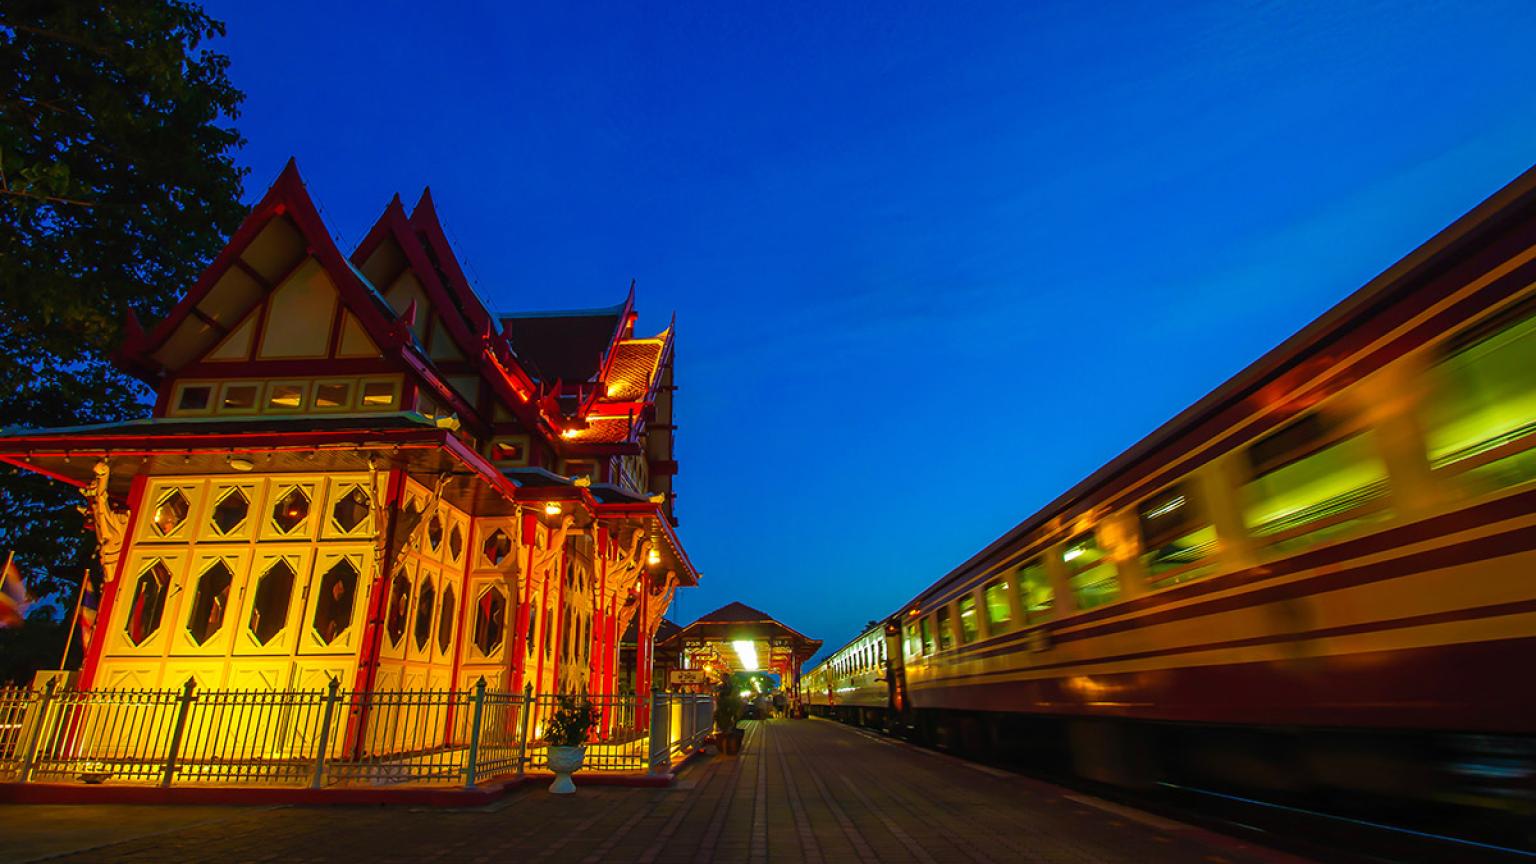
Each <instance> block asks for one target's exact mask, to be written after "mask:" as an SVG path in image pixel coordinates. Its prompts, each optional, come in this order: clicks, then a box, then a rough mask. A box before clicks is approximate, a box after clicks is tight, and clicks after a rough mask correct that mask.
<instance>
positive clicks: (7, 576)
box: [0, 552, 31, 627]
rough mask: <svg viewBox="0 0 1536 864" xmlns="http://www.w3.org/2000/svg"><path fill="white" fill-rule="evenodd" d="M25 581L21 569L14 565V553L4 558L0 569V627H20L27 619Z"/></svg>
mask: <svg viewBox="0 0 1536 864" xmlns="http://www.w3.org/2000/svg"><path fill="white" fill-rule="evenodd" d="M30 605H31V599H30V598H29V597H27V583H26V582H23V581H22V579H21V569H20V568H18V567H17V566H16V553H14V552H12V553H11V554H10V555H7V556H6V558H5V569H3V570H0V627H20V626H21V625H22V623H23V622H25V621H26V620H27V607H28V606H30Z"/></svg>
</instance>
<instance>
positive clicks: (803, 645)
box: [664, 602, 821, 660]
mask: <svg viewBox="0 0 1536 864" xmlns="http://www.w3.org/2000/svg"><path fill="white" fill-rule="evenodd" d="M747 636H750V637H751V638H754V639H774V638H780V639H789V640H790V641H791V642H792V644H793V646H794V648H793V650H794V653H795V655H796V656H797V657H800V658H801V659H802V660H806V659H809V658H810V657H811V656H812V655H813V654H815V653H816V652H817V651H819V650H821V640H820V639H811V638H810V637H808V636H806V635H805V634H803V633H801V632H800V631H798V630H796V629H794V628H793V627H790V626H789V625H787V624H785V623H784V622H782V621H779V620H778V619H777V618H774V617H773V616H772V615H769V614H768V613H767V612H764V611H762V610H760V609H754V608H752V607H751V606H748V605H747V604H745V603H739V602H737V603H727V604H726V605H724V606H721V607H720V608H719V609H716V610H715V611H713V612H710V613H709V614H707V615H701V616H699V618H698V620H696V621H694V622H693V623H692V624H689V625H688V626H687V627H684V628H683V629H682V630H680V631H678V632H677V633H675V634H673V635H672V636H670V637H668V638H667V639H666V640H664V641H665V642H667V643H668V645H669V647H671V648H678V647H681V645H682V643H683V640H685V639H700V640H704V641H727V640H734V639H740V638H745V637H747ZM673 643H676V644H673Z"/></svg>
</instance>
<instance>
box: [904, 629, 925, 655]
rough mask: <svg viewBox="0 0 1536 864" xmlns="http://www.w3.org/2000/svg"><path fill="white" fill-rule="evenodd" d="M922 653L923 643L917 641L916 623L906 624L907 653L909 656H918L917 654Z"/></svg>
mask: <svg viewBox="0 0 1536 864" xmlns="http://www.w3.org/2000/svg"><path fill="white" fill-rule="evenodd" d="M922 653H923V643H922V642H920V641H918V638H917V625H916V624H908V625H907V655H908V656H910V657H919V656H921V655H922Z"/></svg>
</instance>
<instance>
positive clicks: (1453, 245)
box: [861, 167, 1536, 635]
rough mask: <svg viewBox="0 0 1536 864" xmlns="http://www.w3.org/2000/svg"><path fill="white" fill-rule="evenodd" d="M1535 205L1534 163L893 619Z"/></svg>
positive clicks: (952, 572) (921, 594)
mask: <svg viewBox="0 0 1536 864" xmlns="http://www.w3.org/2000/svg"><path fill="white" fill-rule="evenodd" d="M1533 209H1536V167H1532V168H1528V169H1526V171H1524V172H1523V173H1521V174H1520V176H1518V177H1516V178H1515V179H1514V180H1512V181H1510V182H1509V183H1508V184H1506V185H1505V186H1504V187H1503V188H1501V189H1499V190H1498V191H1497V192H1494V193H1493V194H1492V195H1490V196H1488V197H1487V198H1486V199H1484V200H1483V201H1482V202H1481V203H1480V204H1478V205H1477V206H1476V207H1473V208H1472V209H1471V210H1469V211H1467V213H1465V214H1463V215H1462V216H1461V217H1460V218H1458V219H1457V220H1456V221H1454V222H1452V223H1451V224H1450V225H1448V226H1446V227H1445V228H1444V229H1442V230H1441V231H1440V232H1439V233H1437V234H1435V235H1434V236H1433V237H1431V238H1430V239H1429V240H1427V241H1425V242H1424V243H1423V244H1421V245H1420V246H1419V247H1418V248H1416V249H1414V250H1413V251H1412V252H1410V253H1408V254H1407V255H1406V256H1404V257H1403V258H1402V259H1401V260H1399V261H1398V262H1397V263H1395V264H1393V265H1392V266H1390V267H1388V268H1387V269H1386V270H1384V271H1382V272H1381V273H1380V274H1379V275H1377V276H1376V277H1375V278H1374V279H1372V280H1371V281H1369V282H1367V283H1366V284H1365V285H1363V286H1361V287H1360V288H1359V289H1357V290H1356V291H1354V292H1352V293H1351V294H1350V295H1349V296H1348V297H1345V298H1344V299H1343V300H1341V301H1339V302H1338V303H1336V304H1334V305H1333V306H1332V307H1331V308H1329V309H1328V310H1327V311H1326V312H1324V313H1323V314H1322V315H1320V316H1318V317H1317V318H1316V319H1314V320H1313V321H1312V322H1311V323H1310V324H1308V325H1307V326H1305V327H1303V328H1301V329H1300V330H1298V331H1297V332H1296V333H1295V334H1293V335H1292V336H1291V337H1290V338H1288V339H1286V340H1285V341H1283V342H1281V343H1280V344H1279V345H1277V346H1275V347H1274V348H1272V349H1270V350H1269V351H1268V352H1266V353H1265V354H1264V355H1262V356H1261V357H1259V359H1257V360H1255V361H1254V362H1253V363H1250V364H1249V365H1248V366H1246V367H1244V368H1243V369H1242V370H1241V371H1239V372H1238V373H1237V374H1235V375H1233V376H1232V377H1231V378H1228V379H1227V380H1226V381H1225V382H1224V383H1222V384H1221V385H1220V386H1218V387H1217V388H1216V389H1215V390H1212V391H1211V392H1210V393H1208V394H1206V395H1205V396H1204V397H1203V398H1201V399H1200V400H1199V401H1197V402H1195V403H1194V404H1193V405H1191V406H1189V407H1188V408H1185V409H1184V410H1183V411H1181V412H1179V413H1178V414H1177V415H1175V416H1174V417H1173V418H1172V419H1170V420H1168V421H1167V422H1165V423H1163V424H1162V425H1161V426H1159V427H1157V428H1156V429H1155V430H1153V431H1152V432H1151V433H1150V434H1148V435H1147V436H1146V437H1144V438H1142V439H1141V440H1140V441H1138V442H1136V443H1135V444H1133V445H1131V446H1130V447H1129V448H1127V449H1126V450H1125V451H1124V452H1122V453H1121V454H1120V455H1118V456H1116V457H1115V458H1114V459H1111V460H1110V461H1109V462H1107V463H1105V464H1104V466H1103V467H1101V468H1099V469H1098V470H1096V471H1094V472H1093V473H1092V474H1089V475H1088V476H1087V477H1085V478H1084V479H1083V480H1081V481H1079V482H1078V483H1077V484H1076V485H1075V486H1073V487H1072V488H1070V489H1068V490H1067V491H1066V492H1064V493H1062V494H1061V495H1059V496H1057V497H1056V498H1055V499H1054V500H1052V501H1051V502H1050V503H1049V504H1047V505H1045V506H1044V507H1042V508H1040V509H1039V510H1037V511H1035V512H1034V513H1033V514H1031V515H1030V516H1029V517H1027V518H1026V519H1024V520H1023V521H1022V522H1020V523H1019V524H1018V525H1015V526H1014V527H1013V528H1012V529H1010V530H1009V531H1007V532H1006V533H1004V534H1003V535H1002V536H1001V537H999V538H997V539H996V540H994V541H992V542H991V543H989V544H988V545H987V546H986V547H985V548H983V549H982V550H981V551H979V552H977V553H976V554H975V555H972V556H971V557H970V558H968V559H966V560H965V562H964V563H962V564H960V565H959V566H958V567H955V568H954V569H953V570H950V571H949V572H948V573H946V574H945V575H944V576H943V577H941V578H940V579H939V580H938V581H936V582H934V583H933V584H931V585H929V586H928V587H927V588H925V589H924V590H923V591H921V592H919V593H918V594H917V595H916V596H915V597H913V598H912V599H911V600H909V601H907V602H906V603H904V604H902V606H901V607H900V608H899V609H898V610H897V611H896V612H894V613H892V615H891V616H890V617H891V618H893V619H895V618H898V617H899V616H900V615H901V613H902V611H904V610H907V609H911V608H915V607H916V606H918V605H920V604H922V603H923V602H925V601H926V600H927V599H929V598H930V597H932V596H933V595H934V594H936V593H938V592H942V591H944V590H945V589H947V588H949V587H950V586H952V585H953V584H954V583H955V582H957V581H960V580H962V579H964V578H965V577H967V576H968V575H970V574H972V573H974V572H975V571H976V570H977V569H978V568H982V567H985V566H986V565H988V564H991V563H994V562H995V561H996V560H997V559H998V558H999V557H1001V556H1003V555H1004V554H1005V553H1006V552H1007V551H1009V550H1010V549H1011V548H1012V547H1013V544H1014V543H1015V542H1017V541H1018V540H1019V539H1021V538H1023V537H1025V536H1027V535H1028V534H1030V533H1031V532H1033V531H1034V530H1035V529H1037V528H1039V527H1041V526H1042V525H1044V524H1045V523H1047V522H1049V521H1050V520H1051V519H1052V518H1053V517H1055V516H1056V515H1058V514H1060V513H1061V512H1062V511H1064V510H1067V509H1069V508H1071V507H1072V506H1074V505H1076V504H1080V503H1081V502H1083V501H1084V500H1085V499H1088V498H1090V497H1091V496H1092V495H1093V494H1094V493H1095V492H1098V491H1099V490H1100V489H1102V488H1103V487H1104V486H1105V485H1106V484H1108V483H1109V481H1111V480H1113V479H1115V478H1117V477H1119V476H1120V475H1122V474H1124V473H1126V472H1127V471H1128V470H1130V469H1131V468H1134V467H1136V466H1137V465H1139V464H1140V463H1142V462H1143V461H1144V460H1146V459H1148V458H1149V457H1151V456H1153V455H1154V454H1156V453H1157V452H1158V450H1159V449H1160V448H1162V447H1164V446H1166V445H1167V444H1169V443H1170V442H1171V441H1173V440H1174V439H1175V438H1177V437H1178V436H1179V435H1181V434H1182V433H1184V432H1185V431H1187V430H1189V429H1190V428H1192V427H1194V426H1196V425H1198V424H1199V423H1200V422H1202V421H1203V420H1205V419H1207V418H1209V417H1211V416H1212V415H1215V414H1217V413H1219V412H1220V411H1221V410H1223V409H1225V408H1228V407H1230V406H1232V405H1233V404H1234V403H1237V402H1240V401H1242V400H1243V399H1245V398H1247V397H1249V396H1251V395H1253V393H1254V392H1255V391H1257V390H1259V389H1260V388H1262V387H1263V386H1264V385H1266V384H1268V383H1269V382H1271V381H1273V380H1274V379H1276V378H1277V377H1279V376H1280V375H1282V374H1283V373H1285V372H1287V371H1289V370H1291V369H1293V368H1295V367H1296V366H1297V365H1299V364H1300V363H1301V362H1302V361H1303V360H1305V359H1307V357H1308V356H1309V355H1312V354H1315V353H1316V352H1318V351H1319V350H1321V349H1323V348H1325V347H1327V346H1328V345H1329V344H1331V343H1332V342H1334V341H1335V340H1337V339H1338V338H1339V337H1340V336H1341V335H1343V334H1345V333H1348V332H1349V331H1350V330H1352V329H1353V328H1354V327H1355V326H1356V325H1357V324H1358V323H1359V321H1360V320H1362V319H1363V318H1365V317H1367V316H1368V315H1370V314H1371V313H1373V312H1375V311H1377V310H1379V309H1380V308H1382V307H1384V306H1387V305H1390V304H1391V303H1393V302H1394V301H1396V300H1397V299H1398V298H1399V297H1400V296H1401V295H1403V294H1405V293H1406V292H1408V291H1410V290H1412V289H1413V288H1414V287H1415V286H1416V285H1420V284H1423V283H1424V282H1425V281H1426V280H1428V279H1430V278H1433V277H1434V276H1436V275H1439V274H1441V273H1443V272H1444V271H1445V270H1446V269H1448V268H1449V267H1450V266H1452V265H1453V264H1454V263H1455V262H1456V261H1458V260H1460V256H1462V255H1464V254H1465V253H1466V252H1468V251H1469V250H1470V249H1472V248H1474V247H1475V246H1476V245H1477V244H1479V243H1481V242H1483V241H1485V240H1486V239H1488V238H1489V237H1490V236H1491V235H1494V234H1496V233H1497V232H1498V231H1500V230H1502V229H1505V228H1507V227H1508V226H1509V225H1511V224H1512V223H1515V222H1517V221H1518V220H1520V219H1521V218H1525V217H1527V216H1529V215H1530V213H1531V211H1532V210H1533ZM861 635H862V634H861Z"/></svg>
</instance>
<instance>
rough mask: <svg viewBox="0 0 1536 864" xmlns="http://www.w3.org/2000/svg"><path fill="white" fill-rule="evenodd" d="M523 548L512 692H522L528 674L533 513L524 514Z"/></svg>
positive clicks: (534, 536) (512, 652) (534, 531)
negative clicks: (523, 557) (523, 562)
mask: <svg viewBox="0 0 1536 864" xmlns="http://www.w3.org/2000/svg"><path fill="white" fill-rule="evenodd" d="M519 528H520V529H521V532H522V538H523V548H524V549H527V550H528V561H527V563H526V564H525V565H524V566H523V584H522V585H521V586H520V587H521V591H520V594H521V595H522V596H521V597H520V598H519V599H518V603H517V626H516V627H515V628H514V633H513V641H514V647H513V648H512V649H511V650H510V651H509V652H508V653H509V654H510V655H511V657H512V692H514V693H519V694H520V693H522V692H523V682H524V679H525V678H527V674H528V610H529V608H530V604H532V603H533V555H534V552H535V551H536V550H535V549H534V541H536V540H537V539H538V536H539V535H538V523H537V520H536V519H535V518H534V516H533V515H532V514H527V513H525V514H523V524H522V525H521V526H519Z"/></svg>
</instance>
